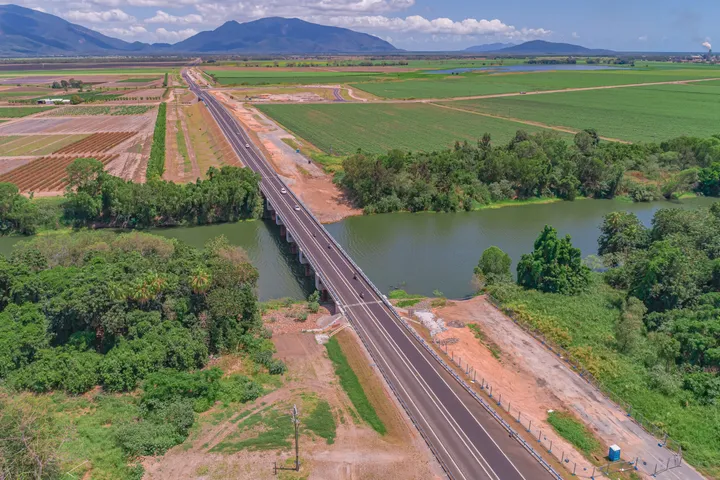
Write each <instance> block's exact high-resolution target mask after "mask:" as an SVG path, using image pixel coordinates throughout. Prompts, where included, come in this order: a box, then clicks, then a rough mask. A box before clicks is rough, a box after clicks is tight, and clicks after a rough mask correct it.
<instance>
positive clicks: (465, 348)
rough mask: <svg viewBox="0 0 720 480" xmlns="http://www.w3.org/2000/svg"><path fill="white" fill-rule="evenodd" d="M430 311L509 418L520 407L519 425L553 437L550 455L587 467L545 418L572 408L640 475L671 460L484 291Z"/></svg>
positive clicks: (686, 471) (685, 470) (678, 473)
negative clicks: (476, 330) (479, 333)
mask: <svg viewBox="0 0 720 480" xmlns="http://www.w3.org/2000/svg"><path fill="white" fill-rule="evenodd" d="M434 313H435V314H436V315H437V316H439V317H440V318H442V319H443V320H444V321H445V323H446V325H447V326H448V329H447V331H445V332H443V333H440V334H438V335H437V336H436V339H439V340H444V341H447V343H448V346H447V348H448V352H449V353H452V354H453V355H454V357H455V358H458V357H461V358H462V362H463V367H464V368H465V364H466V363H469V365H470V366H471V367H473V368H474V369H475V371H476V372H477V381H478V382H480V381H481V380H482V379H484V380H485V381H486V382H487V383H489V384H491V385H492V386H493V389H494V394H495V398H497V397H498V395H499V394H502V398H503V405H504V406H505V405H506V403H505V402H507V401H509V402H511V405H512V406H511V409H512V415H513V417H515V416H516V415H517V412H518V411H519V412H522V422H523V425H524V426H525V427H527V426H528V422H529V421H530V420H531V421H532V428H533V431H534V432H537V431H538V429H539V430H541V431H542V435H543V437H547V439H548V440H552V441H553V447H552V450H553V453H554V454H556V455H558V456H559V455H560V453H561V452H564V455H565V457H566V458H567V457H568V456H569V457H570V463H569V465H571V466H572V465H573V463H574V462H577V466H578V472H579V471H580V470H579V469H580V468H581V466H582V468H588V471H590V469H591V468H592V465H591V464H590V463H589V462H588V461H587V460H585V459H584V458H583V457H582V455H580V454H579V453H578V452H577V451H576V450H575V449H574V448H573V447H572V446H571V445H570V444H569V443H568V442H567V441H565V440H564V439H563V438H561V437H560V436H559V435H557V434H556V433H555V431H554V430H553V428H552V427H551V426H550V425H549V424H548V423H547V417H548V411H549V410H556V411H569V412H571V413H572V414H573V415H575V416H576V417H577V418H579V419H581V420H582V421H583V422H584V423H585V424H586V425H587V426H588V427H589V428H590V429H591V430H592V431H593V432H594V434H595V436H596V437H597V438H598V439H599V440H600V441H601V442H602V443H604V448H607V446H609V445H612V444H617V445H619V446H620V447H621V449H622V456H623V459H625V460H631V459H632V460H634V459H635V458H636V457H637V458H639V459H640V464H641V466H640V472H641V473H643V474H646V475H648V476H649V475H650V474H652V470H653V468H654V466H655V464H656V463H657V464H658V465H661V466H664V465H666V462H667V460H668V458H671V462H672V455H673V454H672V452H670V451H669V450H667V449H664V448H660V447H658V440H657V439H655V438H654V437H652V436H651V435H650V434H648V433H647V432H645V431H644V430H643V429H642V428H641V427H639V426H638V425H637V424H636V423H634V422H633V421H632V419H630V418H628V416H627V415H626V413H625V412H624V411H622V410H621V409H620V408H619V407H617V406H616V405H615V404H614V403H612V402H611V401H610V400H608V399H607V398H606V397H604V396H603V395H602V394H601V393H600V392H599V391H598V390H596V389H595V388H594V387H593V386H591V385H590V384H589V383H587V382H586V381H585V380H583V379H582V378H581V377H580V376H579V375H578V374H577V373H576V372H575V371H573V370H572V369H571V368H570V367H569V366H568V364H567V363H565V362H564V361H563V359H562V358H561V357H558V356H556V355H555V354H554V353H552V352H550V351H548V350H547V349H546V348H545V347H544V346H543V345H542V344H541V343H540V342H538V341H537V340H535V339H534V338H533V337H532V336H530V335H529V334H528V333H526V332H525V331H524V330H522V329H521V328H520V327H519V326H517V325H516V324H515V323H514V322H513V321H512V320H511V319H509V318H508V317H507V316H505V315H504V314H503V313H502V312H501V311H499V310H498V309H497V308H495V307H494V306H493V305H492V304H491V303H490V302H489V301H488V300H487V299H486V298H485V297H483V296H479V297H476V298H473V299H471V300H465V301H454V302H449V303H448V304H447V306H445V307H443V308H438V309H435V310H434ZM467 324H475V325H477V326H478V327H479V328H480V330H481V331H482V333H483V334H484V337H485V339H484V340H480V339H478V338H476V336H475V335H474V333H473V331H472V330H471V329H470V328H468V327H467V326H466V325H467ZM448 340H449V341H448ZM544 441H545V440H544ZM545 442H546V443H547V441H545ZM598 461H600V462H602V459H598ZM671 472H672V476H673V478H677V479H692V478H700V477H696V476H695V475H697V473H696V472H694V470H692V469H691V468H690V467H687V466H686V465H683V466H682V467H681V468H678V469H674V470H671Z"/></svg>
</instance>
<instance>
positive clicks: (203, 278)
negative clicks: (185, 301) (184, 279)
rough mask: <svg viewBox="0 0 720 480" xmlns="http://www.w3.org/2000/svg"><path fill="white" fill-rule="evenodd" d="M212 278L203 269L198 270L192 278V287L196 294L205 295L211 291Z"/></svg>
mask: <svg viewBox="0 0 720 480" xmlns="http://www.w3.org/2000/svg"><path fill="white" fill-rule="evenodd" d="M210 283H211V277H210V274H209V273H208V272H206V271H205V270H203V269H202V268H198V269H196V270H195V271H194V272H193V273H192V277H191V278H190V285H191V286H192V290H193V292H194V293H198V294H203V295H204V294H205V293H207V291H208V289H210Z"/></svg>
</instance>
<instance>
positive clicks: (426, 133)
mask: <svg viewBox="0 0 720 480" xmlns="http://www.w3.org/2000/svg"><path fill="white" fill-rule="evenodd" d="M256 106H257V108H258V109H259V110H261V111H262V112H264V113H266V114H268V115H270V116H271V117H273V119H275V120H277V121H278V123H280V124H281V125H282V126H283V127H285V128H287V129H288V130H290V131H292V132H293V133H295V134H296V135H298V136H299V137H301V138H303V139H305V140H307V141H308V142H310V143H312V144H313V145H315V146H316V147H318V148H319V149H321V150H323V151H324V152H326V153H333V154H344V155H347V154H351V153H354V152H355V151H357V149H358V148H361V149H362V150H363V151H366V152H379V153H384V152H386V151H387V150H391V149H401V150H413V151H423V150H424V151H433V150H438V149H442V148H447V147H450V146H452V145H453V143H454V142H455V141H458V140H459V141H463V140H467V141H469V142H475V141H477V140H478V139H480V138H481V137H482V136H483V134H484V133H486V132H487V133H490V134H491V135H492V138H493V141H495V142H501V143H502V142H507V141H508V140H510V139H511V138H512V137H513V136H514V135H515V132H517V130H525V131H528V132H531V133H533V132H538V131H542V130H544V129H543V128H540V127H535V126H529V125H523V124H519V123H516V122H512V121H508V120H502V119H496V118H490V117H484V116H481V115H475V114H473V113H467V112H461V111H456V110H449V109H445V108H441V107H436V106H433V105H426V104H421V103H415V104H335V105H322V104H317V105H256Z"/></svg>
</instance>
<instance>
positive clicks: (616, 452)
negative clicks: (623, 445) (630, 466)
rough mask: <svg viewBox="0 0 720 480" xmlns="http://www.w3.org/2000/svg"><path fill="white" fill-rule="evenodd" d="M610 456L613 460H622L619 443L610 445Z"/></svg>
mask: <svg viewBox="0 0 720 480" xmlns="http://www.w3.org/2000/svg"><path fill="white" fill-rule="evenodd" d="M608 458H609V459H610V461H611V462H617V461H618V460H620V447H618V446H617V445H610V451H609V452H608Z"/></svg>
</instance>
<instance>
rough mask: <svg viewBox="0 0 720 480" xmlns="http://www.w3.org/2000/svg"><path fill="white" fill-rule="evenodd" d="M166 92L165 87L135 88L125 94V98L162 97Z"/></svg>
mask: <svg viewBox="0 0 720 480" xmlns="http://www.w3.org/2000/svg"><path fill="white" fill-rule="evenodd" d="M163 93H165V89H164V88H148V89H143V90H135V91H132V92H129V93H126V94H125V95H123V97H124V98H141V97H142V98H147V97H162V95H163Z"/></svg>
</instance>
